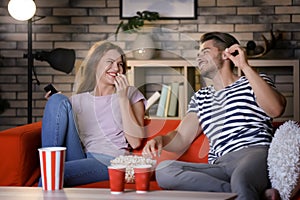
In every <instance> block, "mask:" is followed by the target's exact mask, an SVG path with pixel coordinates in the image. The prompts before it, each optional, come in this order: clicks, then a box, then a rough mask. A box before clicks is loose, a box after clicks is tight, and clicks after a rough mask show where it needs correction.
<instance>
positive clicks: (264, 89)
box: [225, 45, 286, 117]
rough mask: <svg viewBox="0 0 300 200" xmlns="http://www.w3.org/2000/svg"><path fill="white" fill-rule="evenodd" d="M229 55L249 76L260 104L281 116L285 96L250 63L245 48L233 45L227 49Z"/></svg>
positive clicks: (275, 115)
mask: <svg viewBox="0 0 300 200" xmlns="http://www.w3.org/2000/svg"><path fill="white" fill-rule="evenodd" d="M235 51H238V52H239V53H238V55H236V56H233V55H231V52H235ZM225 54H226V55H227V57H228V58H229V59H230V60H232V62H233V63H234V64H235V66H237V67H238V68H240V69H241V70H242V71H243V73H244V74H245V76H246V77H247V79H248V81H249V83H250V85H251V86H252V89H253V91H254V93H255V96H256V99H257V103H258V105H259V106H260V107H261V108H262V109H263V110H264V111H265V112H266V113H267V114H268V115H269V116H270V117H279V116H280V115H282V114H283V112H284V110H285V106H286V99H285V97H284V96H283V95H282V94H281V93H279V92H278V91H277V90H275V89H274V88H273V87H271V86H270V85H269V84H268V83H267V82H266V81H265V80H263V78H262V77H260V76H259V74H258V73H257V72H256V71H254V70H253V69H252V67H251V66H250V65H249V64H248V60H247V56H246V54H245V50H243V49H242V48H241V47H240V46H239V45H232V46H231V47H230V48H229V49H228V50H226V51H225Z"/></svg>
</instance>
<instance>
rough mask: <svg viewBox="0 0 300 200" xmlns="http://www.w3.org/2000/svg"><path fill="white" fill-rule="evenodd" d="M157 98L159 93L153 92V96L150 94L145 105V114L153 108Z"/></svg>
mask: <svg viewBox="0 0 300 200" xmlns="http://www.w3.org/2000/svg"><path fill="white" fill-rule="evenodd" d="M159 97H160V93H159V92H158V91H156V92H154V94H152V95H151V97H149V99H148V100H147V104H146V112H147V111H148V110H149V109H150V107H151V106H153V104H155V103H156V101H157V100H158V99H159Z"/></svg>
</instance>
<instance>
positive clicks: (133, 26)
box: [115, 10, 159, 35]
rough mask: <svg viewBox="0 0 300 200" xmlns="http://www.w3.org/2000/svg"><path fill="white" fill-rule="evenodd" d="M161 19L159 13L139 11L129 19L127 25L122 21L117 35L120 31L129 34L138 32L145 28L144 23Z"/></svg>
mask: <svg viewBox="0 0 300 200" xmlns="http://www.w3.org/2000/svg"><path fill="white" fill-rule="evenodd" d="M158 19H159V13H158V12H153V11H148V10H144V11H142V12H140V11H137V12H136V15H135V16H133V17H131V18H129V19H128V21H127V23H125V22H124V21H121V22H120V23H119V25H118V27H117V30H116V32H115V34H116V35H118V33H119V31H120V29H122V30H123V31H127V32H136V31H137V30H138V29H140V27H143V26H144V21H155V20H158Z"/></svg>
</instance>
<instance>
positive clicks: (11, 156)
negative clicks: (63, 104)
mask: <svg viewBox="0 0 300 200" xmlns="http://www.w3.org/2000/svg"><path fill="white" fill-rule="evenodd" d="M40 146H41V122H36V123H33V124H29V125H24V126H19V127H15V128H11V129H8V130H5V131H1V132H0V158H1V164H0V177H1V178H0V185H5V186H32V185H34V184H36V182H37V180H38V178H39V177H40V169H39V159H38V150H37V149H38V148H39V147H40Z"/></svg>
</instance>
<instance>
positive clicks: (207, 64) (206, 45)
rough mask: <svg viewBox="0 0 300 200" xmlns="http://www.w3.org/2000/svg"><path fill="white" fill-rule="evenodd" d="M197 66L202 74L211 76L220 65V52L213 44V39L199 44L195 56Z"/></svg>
mask: <svg viewBox="0 0 300 200" xmlns="http://www.w3.org/2000/svg"><path fill="white" fill-rule="evenodd" d="M197 62H198V68H199V70H200V73H201V75H202V76H205V77H207V78H213V77H214V76H215V75H216V73H217V71H218V69H219V68H220V67H221V66H222V62H223V61H222V52H221V51H220V50H219V49H218V48H217V47H215V46H214V41H213V40H208V41H205V42H203V43H202V44H201V46H200V49H199V53H198V56H197Z"/></svg>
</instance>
